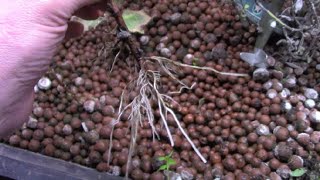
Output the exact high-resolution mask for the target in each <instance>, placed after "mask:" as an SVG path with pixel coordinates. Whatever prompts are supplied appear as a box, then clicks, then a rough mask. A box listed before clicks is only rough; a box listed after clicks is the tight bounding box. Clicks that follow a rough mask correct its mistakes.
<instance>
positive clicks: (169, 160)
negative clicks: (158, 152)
mask: <svg viewBox="0 0 320 180" xmlns="http://www.w3.org/2000/svg"><path fill="white" fill-rule="evenodd" d="M172 153H173V151H171V152H170V154H168V155H166V156H162V157H159V158H158V160H159V161H164V162H165V163H164V164H163V165H162V166H160V168H159V169H158V171H163V170H167V171H168V170H169V169H170V166H172V165H175V164H177V162H176V161H175V160H174V159H172Z"/></svg>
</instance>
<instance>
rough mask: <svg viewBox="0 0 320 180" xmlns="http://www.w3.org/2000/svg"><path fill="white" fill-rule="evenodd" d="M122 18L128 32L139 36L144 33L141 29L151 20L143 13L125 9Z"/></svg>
mask: <svg viewBox="0 0 320 180" xmlns="http://www.w3.org/2000/svg"><path fill="white" fill-rule="evenodd" d="M122 18H123V20H124V22H125V23H126V25H127V27H128V30H129V31H130V32H132V33H141V34H143V33H144V32H143V29H142V27H143V26H144V25H146V24H148V23H149V21H150V20H151V17H150V16H149V15H147V14H146V13H145V12H143V11H132V10H127V9H126V10H124V11H123V13H122Z"/></svg>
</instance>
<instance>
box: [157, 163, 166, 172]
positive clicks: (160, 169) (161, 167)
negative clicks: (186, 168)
mask: <svg viewBox="0 0 320 180" xmlns="http://www.w3.org/2000/svg"><path fill="white" fill-rule="evenodd" d="M166 169H167V165H166V164H164V165H162V166H160V168H159V169H158V171H162V170H166Z"/></svg>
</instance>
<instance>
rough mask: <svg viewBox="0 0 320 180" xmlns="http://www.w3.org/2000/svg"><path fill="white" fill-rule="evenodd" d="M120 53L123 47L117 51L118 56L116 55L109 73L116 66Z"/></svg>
mask: <svg viewBox="0 0 320 180" xmlns="http://www.w3.org/2000/svg"><path fill="white" fill-rule="evenodd" d="M120 53H121V49H120V50H119V52H118V53H117V55H116V57H114V59H113V62H112V66H111V68H110V72H109V73H111V72H112V70H113V67H114V65H115V64H116V62H117V60H118V58H119V55H120Z"/></svg>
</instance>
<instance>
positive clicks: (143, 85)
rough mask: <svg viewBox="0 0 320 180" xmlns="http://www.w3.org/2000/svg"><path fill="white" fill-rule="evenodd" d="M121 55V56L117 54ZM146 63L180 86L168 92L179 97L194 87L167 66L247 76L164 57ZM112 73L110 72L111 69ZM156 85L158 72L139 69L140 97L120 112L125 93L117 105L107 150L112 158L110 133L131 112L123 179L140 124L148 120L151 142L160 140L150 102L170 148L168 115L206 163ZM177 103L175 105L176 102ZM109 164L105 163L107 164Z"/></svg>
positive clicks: (172, 142) (158, 76)
mask: <svg viewBox="0 0 320 180" xmlns="http://www.w3.org/2000/svg"><path fill="white" fill-rule="evenodd" d="M119 53H120V52H119ZM119 53H118V54H117V56H116V57H115V60H114V62H113V65H112V67H113V66H114V64H115V63H116V60H117V58H118V55H119ZM146 60H151V61H155V62H157V64H158V65H159V67H160V68H161V70H163V71H164V73H165V74H166V75H167V76H169V77H170V78H172V79H173V80H174V81H176V82H177V83H178V84H179V85H181V88H180V90H179V91H176V92H171V94H174V93H181V92H182V91H183V89H187V90H190V89H192V88H193V87H194V86H195V83H194V84H192V85H191V86H188V85H186V84H185V83H183V82H182V81H181V80H180V79H178V78H177V76H176V74H175V72H174V70H172V69H171V68H170V66H172V65H174V66H178V67H189V68H193V69H200V70H206V71H211V72H214V73H217V74H221V75H228V76H241V77H245V76H248V75H247V74H240V73H228V72H220V71H218V70H216V69H213V68H210V67H198V66H192V65H187V64H183V63H180V62H176V61H172V60H170V59H167V58H163V57H158V56H153V57H151V58H147V59H146ZM111 70H112V68H111ZM158 84H160V72H158V71H150V70H144V69H141V70H140V72H139V76H138V79H137V80H136V83H135V85H136V87H139V88H140V89H139V91H140V92H139V94H138V95H137V96H136V97H135V98H134V99H133V101H132V102H131V103H129V104H128V105H127V106H125V107H124V108H123V109H122V104H123V102H122V101H123V96H124V92H123V93H122V95H121V101H120V107H119V112H118V118H117V120H116V121H115V123H114V124H113V126H112V131H111V135H110V146H109V154H108V156H109V158H110V155H111V148H112V135H113V130H114V125H115V124H116V123H118V122H119V121H120V117H121V116H122V114H123V113H124V111H126V110H127V109H129V108H130V109H131V113H130V115H129V118H128V120H129V121H130V128H131V141H130V148H129V156H128V162H127V173H126V177H128V169H129V165H130V164H131V158H132V155H133V154H134V149H135V146H136V140H137V132H138V128H139V124H140V125H141V126H142V120H144V119H147V120H148V123H149V124H150V127H151V129H152V134H153V139H154V138H155V137H157V138H158V139H159V135H158V133H157V131H156V128H155V125H154V121H155V118H154V115H153V109H152V107H151V100H155V101H156V102H157V106H158V108H159V112H160V119H161V121H162V122H163V125H164V127H165V129H166V131H167V134H168V138H169V141H170V144H171V146H174V140H173V137H172V134H171V132H170V129H169V126H168V123H167V116H168V114H171V115H172V116H173V119H174V121H175V122H176V124H177V126H178V128H179V130H180V131H181V132H182V134H183V135H184V137H185V138H186V139H187V141H188V142H189V143H190V145H191V146H192V148H193V149H194V151H195V152H196V154H197V155H198V156H199V157H200V159H201V160H202V161H203V162H204V163H206V162H207V160H206V159H205V158H204V156H203V155H202V154H201V152H200V151H199V149H198V148H197V147H196V146H195V144H194V143H193V141H192V140H191V138H190V137H189V136H188V134H187V132H186V131H185V130H184V129H183V127H182V126H181V124H180V122H179V120H178V118H177V116H176V115H175V113H174V111H173V110H172V109H171V108H170V107H169V106H168V101H170V102H175V101H174V99H173V98H172V97H170V96H169V95H166V94H162V93H160V92H159V87H158ZM175 103H177V102H175ZM109 162H110V160H108V163H109Z"/></svg>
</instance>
